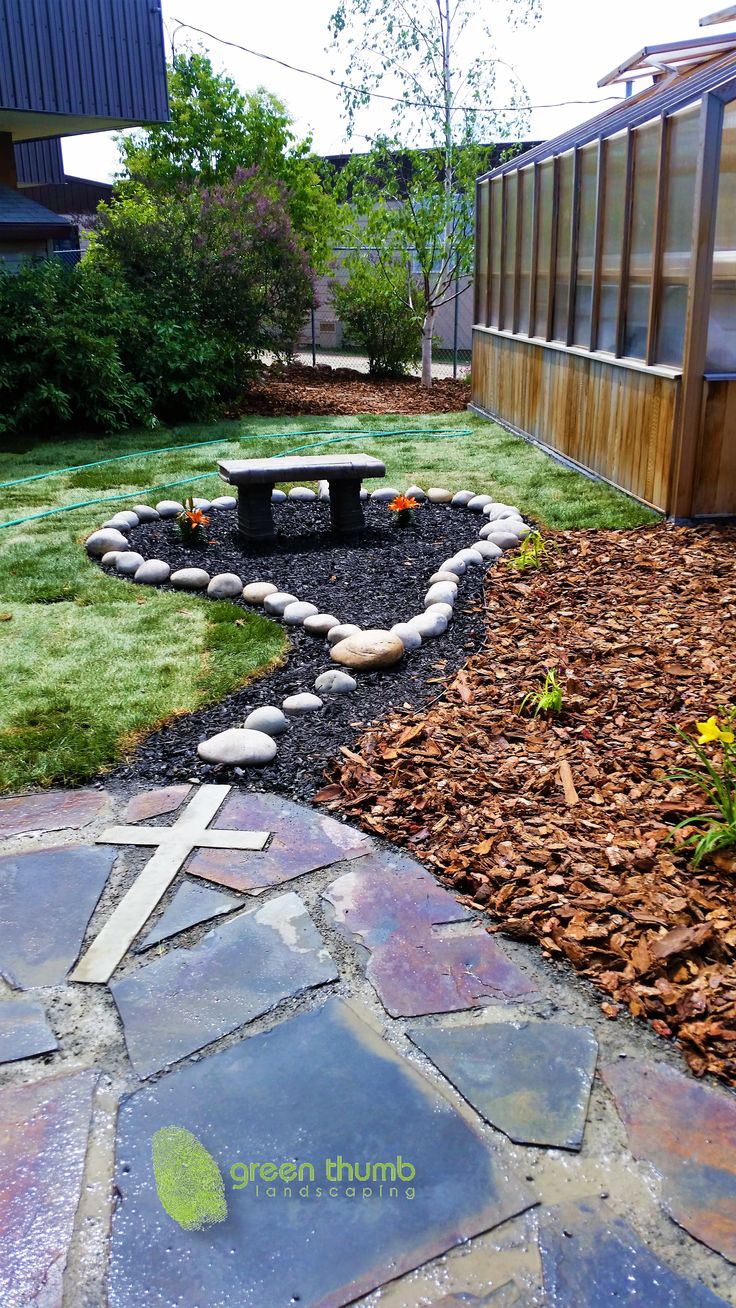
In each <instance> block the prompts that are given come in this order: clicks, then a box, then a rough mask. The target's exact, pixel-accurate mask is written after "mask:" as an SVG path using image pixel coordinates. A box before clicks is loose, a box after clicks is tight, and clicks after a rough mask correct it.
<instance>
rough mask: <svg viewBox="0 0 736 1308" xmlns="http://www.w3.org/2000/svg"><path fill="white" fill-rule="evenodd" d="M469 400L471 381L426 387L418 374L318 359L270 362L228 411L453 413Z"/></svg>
mask: <svg viewBox="0 0 736 1308" xmlns="http://www.w3.org/2000/svg"><path fill="white" fill-rule="evenodd" d="M469 403H470V387H469V385H468V384H467V382H463V381H453V380H452V379H449V380H447V381H435V382H433V383H432V386H431V388H429V389H427V388H426V387H424V386H422V385H421V383H420V381H419V379H418V378H417V377H406V378H403V379H402V380H400V381H379V380H377V379H373V378H369V377H368V376H366V374H365V373H362V372H356V371H355V370H354V369H351V368H331V367H330V365H329V364H318V365H317V367H316V368H309V367H305V366H303V365H302V364H292V365H291V366H289V367H288V368H287V367H280V366H278V365H276V364H274V365H273V367H271V368H266V369H265V370H264V372H263V374H262V376H261V377H260V378H259V379H258V380H256V381H254V382H252V383H251V385H250V386H249V387H248V390H247V392H246V394H245V395H244V396H243V398H242V399H241V400H240V401H239V403H238V404H236V405H232V406H231V407H230V409H229V410H228V414H227V416H228V417H230V418H236V417H241V416H242V415H245V414H249V413H258V414H262V415H266V416H273V417H292V416H294V415H298V416H302V415H303V414H307V415H319V414H322V415H340V414H348V415H349V414H353V413H406V414H425V413H457V412H460V411H461V410H463V409H466V408H467V406H468V404H469Z"/></svg>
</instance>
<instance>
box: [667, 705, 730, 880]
mask: <svg viewBox="0 0 736 1308" xmlns="http://www.w3.org/2000/svg"><path fill="white" fill-rule="evenodd" d="M734 723H736V707H732V708H728V709H727V708H721V709H720V713H719V715H716V714H713V716H711V717H709V718H708V719H707V720H706V721H705V722H698V723H696V726H697V728H698V731H699V732H700V735H699V737H698V739H697V740H694V739H693V737H692V736H689V735H688V734H687V733H686V732H684V731H681V730H680V728H679V727H678V729H677V733H676V734H677V735H678V736H679V737H680V739H681V740H684V742H685V744H686V745H687V746H688V748H689V749H691V750H692V751H693V753H694V754H695V755H696V757H697V758H698V760H699V762H700V767H697V768H676V769H675V771H674V772H672V773H670V776H669V779H670V780H671V781H684V782H685V783H686V784H687V785H692V786H696V787H697V789H698V790H700V791H701V793H702V794H703V795H704V797H705V799H706V801H707V803H708V806H709V811H707V812H705V813H696V814H694V815H693V816H690V817H686V818H683V820H682V822H678V823H677V825H676V826H675V827H673V828H672V831H671V832H670V839H671V840H673V839H674V838H675V836H676V833H677V832H678V831H681V830H682V829H683V828H685V827H696V828H699V830H696V831H691V832H690V833H689V834H688V835H687V836H685V838H684V839H683V840H682V841H681V842H680V843H681V844H683V845H691V846H692V848H693V867H699V866H700V864H701V863H702V861H703V859H704V858H706V857H708V855H711V854H716V853H718V851H719V850H722V849H734V848H736V744H735V741H736V736H734V731H733V727H734ZM706 745H713V746H715V747H716V749H717V751H718V752H717V753H713V754H710V753H708V752H707V751H706V749H705V748H704V746H706Z"/></svg>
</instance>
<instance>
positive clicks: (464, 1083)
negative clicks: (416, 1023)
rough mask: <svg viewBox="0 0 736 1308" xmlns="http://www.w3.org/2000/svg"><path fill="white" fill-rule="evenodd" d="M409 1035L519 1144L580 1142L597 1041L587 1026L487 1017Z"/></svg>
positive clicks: (576, 1144) (413, 1030)
mask: <svg viewBox="0 0 736 1308" xmlns="http://www.w3.org/2000/svg"><path fill="white" fill-rule="evenodd" d="M408 1035H409V1036H410V1038H411V1039H412V1040H413V1041H414V1044H415V1045H417V1046H418V1047H419V1048H420V1049H422V1050H423V1051H424V1053H425V1054H427V1056H428V1057H429V1058H431V1059H432V1062H433V1063H434V1064H435V1066H436V1067H438V1068H439V1070H440V1071H441V1072H442V1073H443V1075H444V1076H446V1077H447V1079H448V1081H451V1082H452V1084H453V1085H454V1086H455V1087H456V1088H457V1089H458V1090H459V1091H460V1093H461V1095H463V1096H464V1098H465V1099H467V1100H468V1102H469V1103H471V1104H472V1105H473V1107H474V1108H476V1109H477V1110H478V1112H479V1113H480V1114H481V1116H482V1117H484V1118H485V1119H486V1121H487V1122H490V1123H491V1126H495V1127H497V1128H498V1129H499V1130H500V1131H503V1132H504V1133H505V1134H506V1135H507V1136H509V1137H510V1139H511V1140H514V1141H515V1142H516V1143H517V1144H527V1145H547V1146H550V1147H552V1148H555V1149H580V1147H581V1145H582V1143H583V1132H584V1130H585V1119H586V1116H587V1112H588V1102H589V1100H590V1089H591V1085H592V1082H593V1074H594V1072H595V1064H596V1058H597V1055H598V1044H597V1041H596V1039H595V1037H594V1035H593V1033H592V1031H589V1030H587V1028H585V1027H580V1026H566V1025H563V1024H562V1023H555V1022H525V1023H516V1022H484V1023H482V1024H480V1025H475V1026H462V1027H460V1026H455V1027H448V1026H442V1025H440V1026H432V1027H427V1028H424V1027H410V1028H409V1030H408Z"/></svg>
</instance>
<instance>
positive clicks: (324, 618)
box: [303, 613, 340, 636]
mask: <svg viewBox="0 0 736 1308" xmlns="http://www.w3.org/2000/svg"><path fill="white" fill-rule="evenodd" d="M303 626H304V630H305V631H308V632H309V634H310V636H329V634H330V632H331V631H332V628H333V627H339V626H340V619H339V618H336V617H334V616H333V614H332V613H312V614H310V615H309V617H307V618H305V619H304V623H303Z"/></svg>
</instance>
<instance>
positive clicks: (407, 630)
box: [391, 622, 422, 649]
mask: <svg viewBox="0 0 736 1308" xmlns="http://www.w3.org/2000/svg"><path fill="white" fill-rule="evenodd" d="M391 635H392V636H398V638H399V640H400V641H401V643H402V645H403V646H404V649H419V648H420V646H421V643H422V638H421V636H420V634H419V632H418V631H417V629H416V627H410V626H409V623H408V622H397V623H395V625H394V626H393V627H392V628H391Z"/></svg>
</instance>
